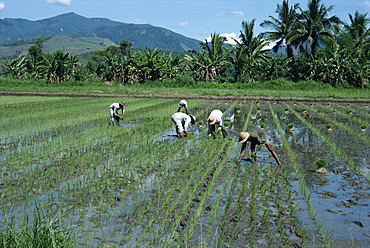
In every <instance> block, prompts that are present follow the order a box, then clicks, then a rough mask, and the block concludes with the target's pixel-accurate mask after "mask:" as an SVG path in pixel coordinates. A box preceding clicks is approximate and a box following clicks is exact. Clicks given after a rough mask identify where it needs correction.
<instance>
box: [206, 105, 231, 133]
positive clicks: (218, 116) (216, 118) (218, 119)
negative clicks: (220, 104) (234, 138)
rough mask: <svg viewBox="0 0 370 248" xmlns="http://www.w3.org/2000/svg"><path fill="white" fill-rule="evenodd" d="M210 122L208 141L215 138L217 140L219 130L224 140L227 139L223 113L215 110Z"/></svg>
mask: <svg viewBox="0 0 370 248" xmlns="http://www.w3.org/2000/svg"><path fill="white" fill-rule="evenodd" d="M207 122H208V139H209V138H211V137H213V138H214V139H215V138H216V132H217V131H218V130H221V131H222V136H223V137H224V138H227V133H226V130H225V127H224V122H223V120H222V112H221V110H219V109H215V110H213V111H212V112H211V113H210V114H209V117H208V119H207ZM216 124H217V125H218V128H217V130H216Z"/></svg>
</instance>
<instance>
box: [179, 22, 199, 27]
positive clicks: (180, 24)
mask: <svg viewBox="0 0 370 248" xmlns="http://www.w3.org/2000/svg"><path fill="white" fill-rule="evenodd" d="M177 26H178V27H182V28H192V27H196V26H197V24H195V23H190V22H180V23H179V24H177Z"/></svg>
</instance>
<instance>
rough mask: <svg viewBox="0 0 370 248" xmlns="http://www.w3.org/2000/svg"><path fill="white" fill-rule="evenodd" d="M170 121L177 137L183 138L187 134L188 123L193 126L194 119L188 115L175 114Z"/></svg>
mask: <svg viewBox="0 0 370 248" xmlns="http://www.w3.org/2000/svg"><path fill="white" fill-rule="evenodd" d="M171 120H172V121H173V123H174V124H175V126H176V134H177V137H179V138H183V137H186V136H187V135H188V134H189V133H188V126H189V124H190V123H191V124H194V123H195V121H196V118H195V116H193V115H188V114H185V113H182V112H177V113H174V114H173V115H172V116H171Z"/></svg>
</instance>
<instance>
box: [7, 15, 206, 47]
mask: <svg viewBox="0 0 370 248" xmlns="http://www.w3.org/2000/svg"><path fill="white" fill-rule="evenodd" d="M54 35H64V36H70V37H72V38H81V37H99V38H103V39H109V40H111V41H112V42H113V43H115V44H119V43H120V42H121V41H123V40H126V41H130V42H132V43H133V47H135V48H151V49H154V48H157V49H161V50H166V51H174V52H187V51H188V50H196V51H198V50H199V44H200V43H201V41H199V40H196V39H192V38H189V37H185V36H183V35H181V34H178V33H175V32H173V31H171V30H169V29H165V28H162V27H157V26H153V25H150V24H132V23H123V22H118V21H112V20H110V19H108V18H87V17H83V16H81V15H78V14H76V13H74V12H69V13H65V14H61V15H58V16H55V17H50V18H46V19H41V20H37V21H30V20H27V19H22V18H4V19H0V45H5V44H6V43H7V42H8V43H9V41H13V40H27V39H34V38H35V37H44V36H54Z"/></svg>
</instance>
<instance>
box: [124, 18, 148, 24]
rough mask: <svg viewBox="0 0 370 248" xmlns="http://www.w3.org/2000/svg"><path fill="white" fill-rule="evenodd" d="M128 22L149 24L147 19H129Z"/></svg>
mask: <svg viewBox="0 0 370 248" xmlns="http://www.w3.org/2000/svg"><path fill="white" fill-rule="evenodd" d="M127 23H132V24H148V22H147V21H145V20H141V19H132V20H130V21H128V22H127Z"/></svg>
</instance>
